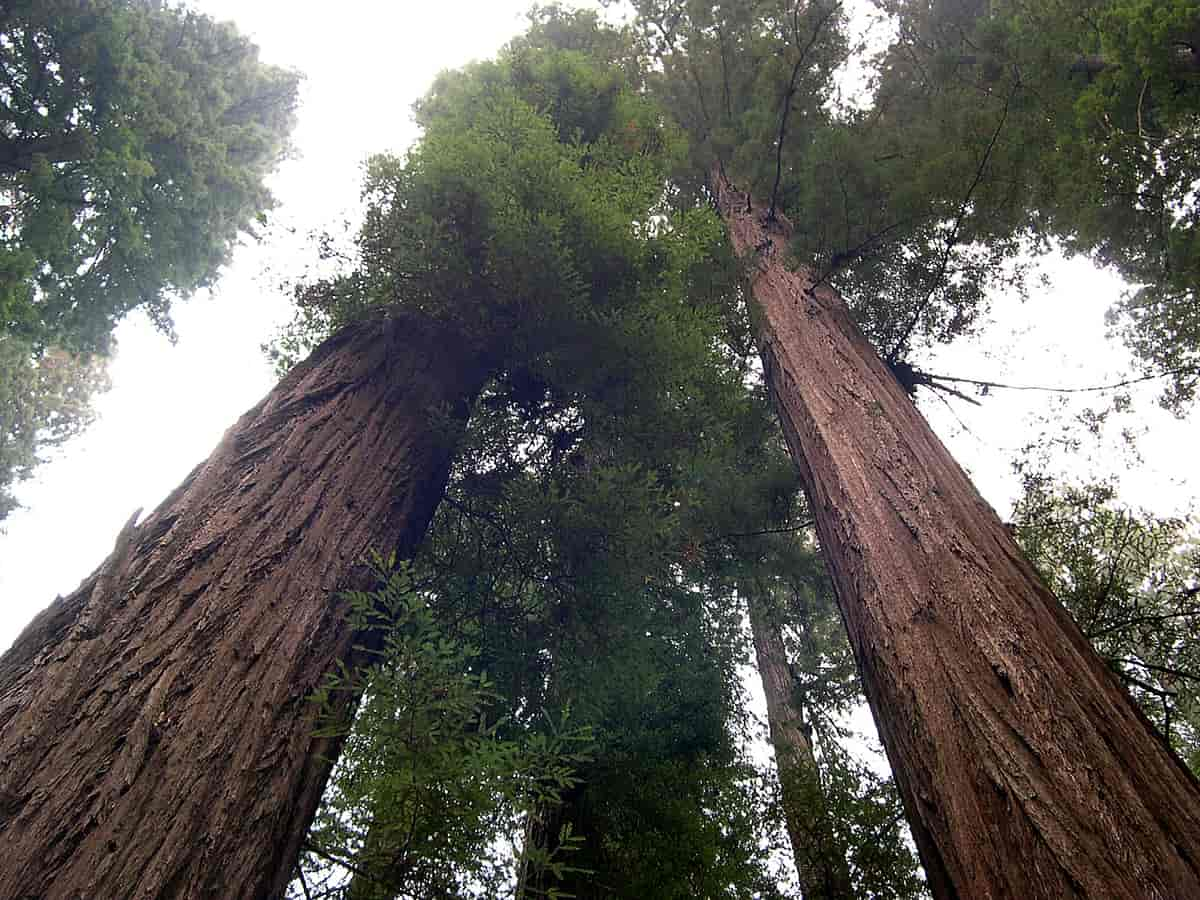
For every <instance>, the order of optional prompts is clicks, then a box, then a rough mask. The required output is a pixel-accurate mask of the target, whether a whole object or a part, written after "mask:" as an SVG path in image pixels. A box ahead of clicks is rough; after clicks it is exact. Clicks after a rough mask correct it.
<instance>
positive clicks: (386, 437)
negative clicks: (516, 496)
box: [0, 316, 485, 900]
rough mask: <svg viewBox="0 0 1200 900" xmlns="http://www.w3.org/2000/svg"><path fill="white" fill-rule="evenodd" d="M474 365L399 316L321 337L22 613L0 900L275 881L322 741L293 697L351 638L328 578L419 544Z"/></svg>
mask: <svg viewBox="0 0 1200 900" xmlns="http://www.w3.org/2000/svg"><path fill="white" fill-rule="evenodd" d="M484 374H485V373H484V366H483V364H482V363H481V362H480V361H479V360H478V359H477V358H475V357H474V356H473V355H471V354H469V353H468V352H467V351H466V350H465V349H463V347H462V345H461V344H460V343H458V342H457V341H456V339H455V337H454V336H453V335H451V334H449V333H447V332H446V331H445V330H444V329H441V328H436V327H434V326H432V325H429V324H428V323H425V322H422V321H417V320H415V319H413V318H411V317H409V316H404V317H400V318H396V319H391V320H385V321H379V320H376V321H368V322H362V323H359V324H357V325H353V326H351V327H349V328H346V329H344V330H343V331H341V332H339V333H338V334H337V335H335V336H334V337H333V338H331V339H330V340H328V341H326V342H325V343H324V344H322V345H321V347H319V348H318V349H317V350H316V351H315V352H314V353H313V354H312V356H311V357H310V358H309V359H308V360H306V361H305V362H304V363H302V364H300V365H299V366H297V367H296V369H295V370H294V371H292V372H291V373H290V374H289V375H288V376H287V377H286V378H285V379H284V380H283V381H282V382H281V383H280V384H279V386H278V387H276V388H275V389H274V390H273V391H272V392H271V393H270V394H269V395H268V396H267V397H266V399H264V400H263V401H262V402H261V403H260V404H259V405H258V406H256V407H255V408H254V409H252V410H250V411H249V412H248V413H246V414H245V415H244V416H243V417H242V418H241V419H240V420H239V421H238V423H237V424H236V425H234V426H233V428H231V429H230V430H229V431H228V432H226V434H225V436H224V438H223V439H222V441H221V443H220V444H219V445H218V446H217V448H216V450H215V451H214V452H213V454H212V456H210V457H209V459H208V460H207V461H206V462H205V463H203V464H202V465H200V466H198V467H197V468H196V469H195V470H194V471H193V472H192V473H191V475H189V476H188V478H187V479H186V480H185V481H184V483H183V484H182V485H181V486H180V487H179V488H178V489H176V491H175V492H174V493H173V494H172V495H171V496H170V497H169V498H168V499H167V500H166V501H165V502H164V503H163V504H162V505H161V506H160V507H159V508H158V509H157V510H156V511H155V512H154V513H153V514H152V515H150V516H149V518H147V519H146V521H145V522H144V523H142V524H141V525H137V526H135V525H134V524H133V520H131V521H130V524H129V525H127V526H126V528H125V529H124V530H123V531H122V533H121V536H120V538H119V539H118V541H117V546H116V549H115V550H114V551H113V554H112V555H111V556H110V557H109V558H108V560H107V561H105V563H104V564H103V565H102V566H101V567H100V568H99V569H98V570H97V571H96V573H95V574H93V575H92V576H91V577H89V578H88V579H87V580H86V581H84V582H83V584H82V585H80V587H79V588H78V589H77V590H76V591H75V592H74V593H72V594H71V595H69V596H67V597H65V598H59V599H58V600H56V601H55V602H54V603H53V604H52V605H51V606H50V607H49V608H48V609H47V610H45V611H44V612H43V613H41V614H40V615H39V616H38V617H37V618H36V619H35V620H34V621H33V623H31V624H30V626H29V627H28V628H27V629H26V630H25V632H24V633H23V634H22V635H21V636H20V637H19V638H18V639H17V641H16V643H15V644H14V645H13V647H12V648H11V649H10V650H9V651H8V652H7V653H6V654H5V655H4V656H3V657H0V845H2V846H3V848H4V852H3V853H2V854H0V898H17V897H21V898H26V897H46V898H72V900H74V898H79V897H89V898H91V897H96V898H100V897H113V898H116V897H134V896H137V897H158V898H175V897H241V898H268V897H278V896H281V895H282V893H283V891H284V888H285V886H286V884H287V881H288V879H289V877H290V874H291V870H292V867H293V865H294V863H295V861H296V859H297V857H298V855H299V848H300V844H301V841H302V840H303V838H304V835H305V833H306V831H307V828H308V825H309V822H310V820H311V818H312V816H313V814H314V811H315V809H316V805H317V801H318V800H319V798H320V796H321V791H322V788H323V786H324V784H325V780H326V777H327V774H328V768H329V765H330V764H331V761H332V759H333V757H334V756H336V753H337V750H338V747H337V746H336V744H335V743H333V742H330V741H322V740H318V739H315V738H314V737H313V731H314V727H315V722H316V717H317V709H316V708H315V706H314V704H312V703H311V702H310V701H309V699H308V697H309V694H310V692H311V691H312V689H313V688H314V687H315V686H316V685H317V684H318V682H319V681H320V680H321V678H322V677H323V676H324V674H325V673H326V672H328V671H329V670H330V668H331V666H333V665H334V664H335V663H336V662H338V661H339V660H347V661H348V660H351V657H352V654H353V650H352V643H353V635H352V634H351V633H350V632H349V629H348V628H347V626H346V624H345V620H344V616H343V604H342V603H341V602H339V600H338V599H337V595H336V592H337V591H338V590H339V589H341V588H345V587H348V586H352V585H357V586H365V585H364V582H365V578H366V575H365V572H364V569H363V567H362V566H361V565H360V564H361V562H362V560H363V558H364V554H366V553H368V551H371V550H373V549H377V550H380V551H384V552H386V551H389V550H392V549H396V550H397V551H398V553H399V555H400V556H401V557H405V556H407V555H409V554H410V553H411V552H412V550H413V549H414V548H415V546H416V545H417V543H418V542H419V541H420V540H421V537H422V535H423V534H424V532H425V529H426V527H427V525H428V523H429V519H430V516H431V515H432V513H433V509H434V507H435V505H436V504H437V502H438V500H439V499H440V497H441V494H442V490H443V488H444V486H445V482H446V478H447V473H448V470H449V465H450V458H451V453H452V451H453V447H454V444H455V441H456V438H457V434H458V432H459V431H460V429H461V426H462V425H463V423H464V422H465V420H466V416H467V414H468V410H469V407H470V403H471V400H472V398H473V397H474V395H475V394H476V393H477V392H478V391H479V389H480V387H481V385H482V383H483V380H484ZM345 702H346V705H347V708H349V707H350V706H352V705H353V703H354V702H355V700H354V698H346V699H345Z"/></svg>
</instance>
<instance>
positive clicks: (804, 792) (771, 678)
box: [748, 585, 854, 900]
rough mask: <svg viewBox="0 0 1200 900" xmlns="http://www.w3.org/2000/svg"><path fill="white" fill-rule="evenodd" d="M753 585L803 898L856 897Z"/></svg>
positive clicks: (775, 638) (761, 668) (778, 641)
mask: <svg viewBox="0 0 1200 900" xmlns="http://www.w3.org/2000/svg"><path fill="white" fill-rule="evenodd" d="M763 590H764V589H761V588H760V587H759V586H757V585H755V587H754V589H753V590H751V591H750V592H748V599H749V603H748V605H749V608H750V630H751V632H752V634H753V636H754V655H755V657H756V659H757V660H758V674H759V677H760V678H761V679H762V686H763V693H764V694H766V698H767V724H768V725H769V727H770V729H771V744H772V745H773V746H774V748H775V765H776V767H777V768H778V770H779V784H780V789H781V791H782V796H783V818H784V823H785V824H786V825H787V833H788V838H789V839H790V840H791V842H792V854H793V856H794V858H795V861H796V874H797V876H798V878H799V880H800V889H801V892H802V893H803V894H804V900H835V898H837V900H854V889H853V887H852V886H851V883H850V869H849V866H848V865H847V863H846V854H845V848H843V847H841V846H840V845H839V842H838V840H837V835H836V834H835V832H834V828H833V823H832V821H831V820H830V816H829V809H828V806H827V804H826V802H825V794H824V792H823V791H822V788H821V778H820V773H819V772H818V770H817V760H816V756H815V755H814V753H813V746H812V740H811V738H810V733H811V732H810V730H809V728H808V726H807V725H805V722H804V709H803V706H802V704H801V702H800V701H799V698H798V697H797V695H796V690H797V685H796V682H795V679H794V678H793V677H792V670H791V667H790V666H789V665H788V659H787V650H786V648H785V647H784V644H783V634H782V633H781V631H780V627H779V622H778V619H777V617H776V616H773V615H772V612H771V610H770V609H769V608H768V604H769V602H770V601H769V599H768V598H766V597H764V596H763Z"/></svg>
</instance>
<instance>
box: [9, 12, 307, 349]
mask: <svg viewBox="0 0 1200 900" xmlns="http://www.w3.org/2000/svg"><path fill="white" fill-rule="evenodd" d="M0 82H2V83H0V99H2V100H3V103H0V330H2V331H3V333H6V334H12V335H14V336H17V337H19V338H21V339H23V340H26V341H29V342H31V343H32V344H33V345H34V347H35V348H40V347H45V346H49V345H56V346H61V347H65V348H67V349H70V350H73V351H94V350H101V351H103V350H104V349H106V347H107V344H108V337H109V334H110V333H111V331H112V328H113V325H114V324H115V322H116V321H117V320H118V319H120V318H121V317H122V316H123V315H125V314H126V313H127V312H129V311H130V310H132V309H135V308H141V309H143V310H145V311H146V312H147V313H148V314H149V315H150V316H151V317H152V318H153V319H154V320H155V321H156V322H157V323H158V324H159V325H160V326H161V327H163V328H164V329H169V327H170V318H169V312H170V305H171V301H172V299H173V298H174V297H177V296H181V295H186V294H189V293H191V292H192V291H194V290H196V289H197V288H199V287H203V286H206V285H209V284H211V283H212V282H213V281H214V279H215V278H216V277H217V273H218V270H219V269H220V267H221V265H222V264H224V263H225V262H226V261H227V260H228V258H229V254H230V251H231V250H232V247H233V244H234V242H235V240H236V239H237V236H238V234H239V232H243V231H247V230H249V229H251V228H252V227H253V226H254V225H255V224H256V223H257V222H259V221H260V220H261V217H262V216H263V214H264V213H265V212H266V211H267V210H269V209H270V208H271V206H272V205H273V203H274V201H273V199H272V197H271V194H270V192H269V191H268V189H267V187H266V185H265V182H264V180H265V178H266V176H267V175H268V174H269V173H270V172H271V171H272V170H273V169H274V168H275V166H276V165H277V164H278V162H279V161H280V159H281V158H282V156H283V155H284V153H285V152H286V151H287V149H288V135H289V132H290V131H291V128H292V124H293V119H294V112H295V105H296V89H297V83H298V76H297V75H296V74H295V73H292V72H288V71H285V70H283V69H279V68H277V67H274V66H269V65H265V64H263V63H262V62H260V61H259V59H258V50H257V48H256V47H255V46H254V44H253V43H251V42H250V41H249V40H247V39H246V38H245V37H244V36H242V35H240V34H238V32H237V30H236V29H235V28H234V27H233V26H232V25H230V24H227V23H221V22H216V21H214V20H213V19H211V18H209V17H207V16H204V15H201V14H199V13H196V12H192V11H189V10H187V9H186V8H184V7H181V6H175V5H172V4H169V3H165V2H161V0H88V2H85V3H78V2H71V0H15V2H11V3H6V4H5V5H4V9H3V11H0Z"/></svg>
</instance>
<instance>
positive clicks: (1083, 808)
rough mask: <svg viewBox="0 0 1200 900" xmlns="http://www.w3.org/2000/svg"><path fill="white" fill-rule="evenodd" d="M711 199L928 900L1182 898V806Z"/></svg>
mask: <svg viewBox="0 0 1200 900" xmlns="http://www.w3.org/2000/svg"><path fill="white" fill-rule="evenodd" d="M713 184H714V186H715V188H716V193H717V196H718V203H719V208H720V210H721V213H722V216H723V217H724V219H725V221H726V225H727V227H728V230H729V234H730V237H731V240H732V242H733V246H734V248H735V250H736V252H737V253H738V254H739V256H741V257H742V258H743V259H744V260H746V261H747V263H748V264H749V265H750V266H751V267H752V272H751V279H752V291H753V295H754V301H755V302H754V307H755V312H756V314H757V319H758V322H757V327H758V334H759V349H760V352H761V354H762V358H763V367H764V374H765V377H766V380H767V383H768V385H769V386H770V389H771V391H772V393H773V395H774V400H775V403H776V406H777V409H778V412H779V417H780V419H781V422H782V425H783V430H784V434H785V436H786V439H787V442H788V446H789V448H790V449H791V452H792V456H793V458H794V459H795V461H796V465H797V467H798V469H799V471H800V474H801V477H802V479H803V482H804V484H805V488H806V490H807V493H808V496H809V503H810V506H811V508H812V510H813V513H814V515H815V517H816V526H817V533H818V535H819V537H820V541H821V545H822V550H823V552H824V553H825V556H826V560H827V563H828V565H829V568H830V570H831V573H832V576H833V581H834V585H835V587H836V590H837V597H838V603H839V605H840V606H841V609H842V614H843V617H844V619H845V622H846V627H847V630H848V632H849V636H850V642H851V645H852V646H853V648H854V653H855V657H856V660H857V663H858V666H859V669H860V672H861V675H862V680H863V684H864V687H865V689H866V695H867V699H868V701H869V703H870V706H871V710H872V712H873V714H874V717H875V722H876V724H877V726H878V728H879V733H880V736H881V738H882V740H883V745H884V747H885V749H886V751H887V754H888V759H889V760H890V762H891V765H892V768H893V769H894V770H895V774H896V780H897V783H898V785H899V787H900V791H901V796H902V798H903V801H904V805H905V810H906V813H907V815H908V818H909V821H910V823H911V825H912V828H913V835H914V838H915V839H916V843H917V847H918V849H919V851H920V854H921V860H922V863H923V864H924V866H925V871H926V874H927V876H928V879H929V885H930V887H931V889H932V891H933V893H934V896H935V897H938V898H961V900H986V898H1012V900H1030V898H1046V900H1059V898H1075V897H1087V898H1096V900H1100V898H1104V900H1114V898H1127V900H1148V898H1158V900H1177V898H1182V897H1200V786H1198V785H1197V782H1196V779H1195V778H1194V777H1193V776H1192V774H1191V773H1190V772H1189V771H1188V770H1187V769H1186V767H1185V766H1184V765H1183V763H1182V762H1181V761H1180V760H1179V759H1178V758H1177V757H1175V756H1174V754H1172V753H1171V751H1170V750H1169V749H1168V748H1167V746H1166V745H1165V743H1164V742H1163V741H1162V739H1161V738H1160V737H1159V736H1157V735H1156V734H1155V733H1154V732H1153V730H1152V728H1151V726H1150V724H1149V722H1148V721H1147V720H1146V719H1145V717H1144V716H1143V715H1142V714H1141V713H1140V711H1139V710H1138V709H1137V708H1136V706H1135V705H1134V704H1133V702H1132V701H1131V700H1130V698H1129V696H1128V695H1127V694H1126V693H1125V691H1124V689H1123V688H1122V687H1121V686H1120V685H1119V684H1118V682H1117V680H1116V678H1115V677H1114V676H1113V674H1112V673H1111V672H1109V671H1108V669H1107V668H1106V667H1105V666H1104V664H1103V663H1102V662H1101V661H1100V659H1099V658H1098V657H1097V656H1096V654H1095V652H1094V651H1093V650H1092V648H1091V647H1090V646H1089V644H1088V643H1087V641H1086V640H1085V639H1084V637H1083V635H1082V634H1081V632H1080V631H1079V629H1078V627H1076V625H1075V623H1074V622H1073V621H1072V620H1071V618H1070V616H1069V615H1068V614H1067V612H1066V611H1065V609H1064V608H1063V607H1062V605H1061V604H1060V603H1059V602H1058V601H1057V600H1056V599H1055V598H1054V597H1053V595H1051V594H1050V592H1049V591H1048V590H1047V589H1046V588H1045V586H1044V585H1043V584H1042V583H1041V581H1040V580H1039V579H1038V577H1037V576H1036V575H1035V573H1034V571H1033V569H1032V568H1031V567H1030V566H1029V564H1028V563H1027V562H1026V561H1025V559H1024V558H1023V556H1022V555H1021V553H1020V551H1019V550H1018V549H1017V546H1016V544H1015V543H1014V542H1013V540H1012V539H1011V537H1010V536H1009V535H1008V533H1007V530H1006V529H1005V528H1004V526H1003V525H1002V524H1001V522H1000V520H999V519H998V518H997V516H996V514H995V513H994V512H993V510H992V509H991V507H989V506H988V505H987V503H986V502H985V501H984V500H983V499H982V498H981V497H980V496H979V493H978V492H977V491H976V490H975V488H974V486H973V485H972V484H971V482H970V480H969V479H968V478H967V476H966V474H965V473H964V472H963V470H962V469H961V468H960V467H959V466H958V465H957V464H956V463H955V462H954V460H953V458H952V457H951V456H950V455H949V453H947V451H946V449H945V447H943V446H942V444H941V442H940V441H939V440H938V439H937V437H936V436H935V435H934V434H933V432H932V431H931V430H930V428H929V427H928V425H927V424H926V422H925V420H924V419H923V418H922V417H921V416H920V415H919V413H918V412H917V410H916V407H915V406H914V405H913V403H912V402H911V401H910V399H909V398H908V396H907V395H906V394H905V393H904V391H903V389H902V388H901V387H900V385H899V383H898V382H897V381H896V379H895V378H894V377H893V376H892V375H891V373H890V372H889V370H888V369H887V368H886V367H885V366H884V364H883V363H882V361H881V360H880V359H879V357H878V355H877V354H876V353H875V351H874V350H873V349H872V347H871V346H870V344H869V343H868V342H867V340H866V339H865V338H864V337H863V335H862V333H861V332H860V331H859V330H858V328H857V327H856V326H855V325H854V323H853V321H852V320H851V318H850V315H849V313H848V311H847V309H846V306H845V304H844V303H843V301H842V300H841V298H840V297H839V296H838V295H837V293H836V292H835V291H833V290H832V289H830V288H829V287H828V286H823V285H818V284H817V283H816V282H817V279H816V277H815V275H814V274H813V273H812V272H811V271H810V270H808V269H805V268H803V267H801V268H799V269H796V270H792V269H790V268H789V267H788V266H787V265H786V264H785V254H786V251H787V241H788V237H789V235H790V233H791V226H790V224H789V223H788V222H787V220H786V219H784V218H782V217H779V218H777V219H776V220H774V221H767V220H766V219H765V216H764V210H763V209H762V208H761V207H757V206H756V205H755V204H754V203H753V202H752V201H751V199H750V198H749V197H748V196H747V195H746V194H743V193H740V192H738V191H736V190H735V189H734V188H733V186H732V185H731V184H730V183H729V181H728V180H727V178H726V177H725V175H724V172H723V171H721V170H720V168H719V167H718V168H717V169H716V170H714V172H713Z"/></svg>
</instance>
